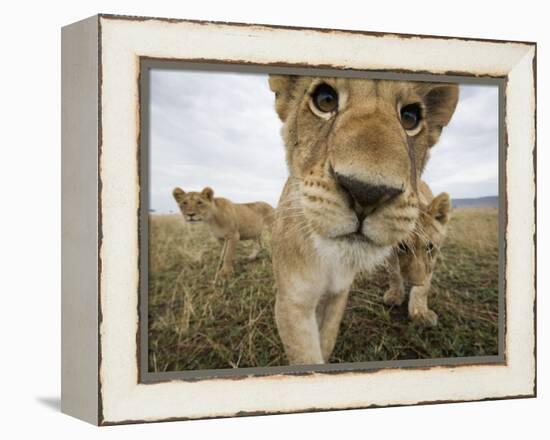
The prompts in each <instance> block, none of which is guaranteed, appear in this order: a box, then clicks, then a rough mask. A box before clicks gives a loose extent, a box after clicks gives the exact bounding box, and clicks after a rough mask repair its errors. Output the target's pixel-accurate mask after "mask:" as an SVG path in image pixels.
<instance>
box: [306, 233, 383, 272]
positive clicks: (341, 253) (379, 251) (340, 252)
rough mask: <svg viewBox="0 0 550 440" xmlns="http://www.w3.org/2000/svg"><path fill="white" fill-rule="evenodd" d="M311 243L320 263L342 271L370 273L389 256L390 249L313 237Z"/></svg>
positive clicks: (359, 241) (356, 242) (363, 243)
mask: <svg viewBox="0 0 550 440" xmlns="http://www.w3.org/2000/svg"><path fill="white" fill-rule="evenodd" d="M313 243H314V246H315V249H316V250H317V252H318V254H319V258H320V260H321V261H322V262H324V263H326V264H327V265H329V266H332V267H334V266H341V267H342V269H343V270H346V269H347V270H349V269H352V270H353V271H354V272H355V273H357V272H371V271H373V270H374V269H375V268H376V267H377V266H379V265H380V264H382V263H383V262H384V261H385V260H386V258H387V257H388V256H389V254H390V252H391V249H392V247H391V246H387V247H379V246H375V245H373V244H370V243H368V242H366V241H361V240H358V241H347V240H339V239H332V238H323V237H320V236H318V235H316V236H314V238H313Z"/></svg>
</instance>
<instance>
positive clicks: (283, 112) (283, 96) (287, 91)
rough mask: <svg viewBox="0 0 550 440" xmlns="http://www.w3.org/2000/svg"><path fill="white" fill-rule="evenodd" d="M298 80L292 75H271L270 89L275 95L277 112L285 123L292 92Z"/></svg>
mask: <svg viewBox="0 0 550 440" xmlns="http://www.w3.org/2000/svg"><path fill="white" fill-rule="evenodd" d="M297 78H298V77H297V76H292V75H269V88H270V89H271V91H272V92H274V93H275V110H276V111H277V114H278V115H279V118H280V119H281V121H283V122H285V120H286V118H287V116H288V109H289V104H290V100H291V99H292V90H293V89H294V85H295V83H296V79H297Z"/></svg>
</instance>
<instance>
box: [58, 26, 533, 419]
mask: <svg viewBox="0 0 550 440" xmlns="http://www.w3.org/2000/svg"><path fill="white" fill-rule="evenodd" d="M62 46H63V60H62V64H63V69H62V72H63V128H62V142H63V178H62V186H63V198H62V200H63V212H62V214H63V215H62V218H63V247H62V249H63V294H62V299H63V301H62V302H63V310H62V315H63V323H62V336H63V341H62V379H63V380H62V410H63V411H64V412H66V413H68V414H71V415H73V416H76V417H79V418H81V419H84V420H87V421H89V422H91V423H94V424H100V425H107V424H119V423H131V422H139V421H144V422H147V421H161V420H174V419H194V418H206V417H226V416H235V415H247V414H264V413H285V412H299V411H308V410H325V409H344V408H363V407H370V406H391V405H412V404H419V403H427V402H442V401H470V400H484V399H500V398H509V397H530V396H534V395H535V393H536V356H535V244H534V239H533V238H534V236H535V231H536V225H535V209H534V207H535V167H534V158H535V143H536V138H535V106H536V102H535V95H536V89H535V79H536V69H535V65H536V64H535V60H536V46H535V45H534V44H533V43H524V42H501V41H488V40H468V39H460V38H442V37H423V36H403V35H396V34H375V33H367V32H350V31H327V30H315V29H297V28H284V27H270V26H259V25H242V24H230V23H207V22H193V21H184V20H167V19H150V18H137V17H118V16H107V15H101V16H96V17H91V18H89V19H87V20H84V21H82V22H78V23H75V24H73V25H69V26H67V27H65V28H64V29H63V33H62ZM142 58H154V59H167V60H178V59H183V60H188V61H189V60H196V61H204V60H209V61H211V62H212V61H214V62H221V63H252V64H257V65H273V66H281V65H287V66H309V67H325V68H326V67H330V68H338V69H355V70H367V71H373V70H374V71H378V72H391V71H401V72H410V73H415V72H422V73H429V74H454V75H465V76H490V77H500V78H505V79H506V103H505V105H506V107H505V124H506V134H507V142H506V202H507V213H508V215H507V219H506V249H507V252H506V266H505V267H506V274H505V279H506V283H505V285H506V296H505V298H506V317H505V319H506V321H505V324H506V340H505V346H506V362H505V363H504V364H502V365H469V366H466V365H464V366H435V367H430V368H407V369H383V370H379V371H376V372H374V371H370V372H368V371H365V372H348V373H346V372H340V373H339V374H319V373H316V374H315V373H313V374H306V375H288V374H275V375H267V376H252V377H246V378H240V379H239V380H231V379H228V378H214V379H209V380H201V381H182V380H174V381H170V382H162V383H147V384H144V383H140V380H139V353H138V344H137V339H136V334H137V332H138V328H139V322H138V320H139V314H138V310H139V299H138V298H139V295H138V292H139V239H138V238H139V235H138V234H139V231H138V217H139V216H138V213H139V185H138V183H139V178H138V172H139V171H138V170H139V155H138V145H139V136H140V125H139V81H138V79H139V78H138V77H139V72H140V68H139V66H140V59H142Z"/></svg>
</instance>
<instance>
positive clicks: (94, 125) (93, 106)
mask: <svg viewBox="0 0 550 440" xmlns="http://www.w3.org/2000/svg"><path fill="white" fill-rule="evenodd" d="M99 21H100V19H99V16H97V15H96V16H92V17H89V18H86V19H84V20H81V21H78V22H76V23H73V24H70V25H67V26H64V27H63V28H62V32H61V48H62V50H61V52H62V54H61V71H62V85H61V88H62V100H61V101H62V103H61V104H62V111H61V133H62V134H61V160H62V179H61V180H62V183H61V187H62V209H61V211H62V225H61V232H62V257H61V261H62V264H61V266H62V269H61V272H62V283H61V284H62V288H61V320H62V324H61V346H62V349H61V365H62V368H61V412H63V413H65V414H67V415H70V416H73V417H75V418H78V419H81V420H83V421H86V422H88V423H91V424H94V425H99V424H100V402H101V398H100V395H99V382H98V377H99V365H100V359H99V345H100V342H99V339H100V338H99V333H98V325H97V324H98V320H97V318H98V314H99V313H100V307H99V303H98V301H99V276H98V266H97V264H98V262H99V246H98V245H99V241H100V237H99V221H100V220H99V210H98V204H99V203H100V192H99V187H98V186H97V179H98V178H99V168H98V161H97V156H98V153H99V151H98V143H97V141H98V139H99V124H100V117H99V111H100V109H99V105H98V104H99V103H98V99H97V97H98V79H99V57H98V50H99V27H98V24H99ZM75 71H76V74H75ZM83 78H84V79H83ZM83 82H85V85H86V86H85V87H82V85H83ZM92 134H93V135H92ZM82 154H85V155H86V158H87V159H88V160H82V157H81V156H82ZM75 170H76V171H75ZM89 198H91V199H92V200H91V203H90V201H89V200H88V199H89ZM83 199H85V200H88V202H84V203H83V204H82V200H83ZM87 205H89V206H87ZM83 279H84V280H86V281H87V282H84V283H83V282H82V281H83Z"/></svg>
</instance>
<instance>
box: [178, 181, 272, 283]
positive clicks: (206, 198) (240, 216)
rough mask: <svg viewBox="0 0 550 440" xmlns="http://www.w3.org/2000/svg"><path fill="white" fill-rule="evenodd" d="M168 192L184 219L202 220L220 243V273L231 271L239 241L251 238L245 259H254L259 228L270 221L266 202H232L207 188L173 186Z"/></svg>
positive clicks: (257, 251)
mask: <svg viewBox="0 0 550 440" xmlns="http://www.w3.org/2000/svg"><path fill="white" fill-rule="evenodd" d="M172 195H173V196H174V199H176V202H177V204H178V206H179V208H180V211H181V213H182V214H183V216H184V217H185V220H186V221H187V222H189V223H194V222H204V223H206V224H207V225H208V227H209V228H210V231H211V232H212V235H214V237H216V238H217V239H218V240H220V241H223V242H224V245H223V250H222V257H223V266H222V268H221V271H220V275H227V274H230V273H232V272H233V258H234V256H235V250H236V248H237V243H238V242H239V240H254V247H253V250H252V253H251V254H250V256H249V257H248V258H249V259H254V258H256V256H257V255H258V253H259V252H260V247H261V243H260V238H261V235H262V231H263V230H264V228H265V227H266V226H271V223H272V222H273V213H274V209H273V208H272V207H271V206H270V205H269V204H268V203H265V202H253V203H233V202H232V201H230V200H228V199H224V198H222V197H214V191H213V190H212V188H209V187H206V188H204V189H203V190H202V191H201V192H185V191H184V190H182V189H181V188H175V189H174V191H173V192H172Z"/></svg>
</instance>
